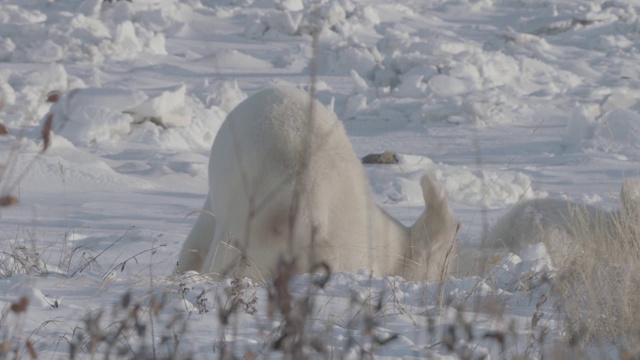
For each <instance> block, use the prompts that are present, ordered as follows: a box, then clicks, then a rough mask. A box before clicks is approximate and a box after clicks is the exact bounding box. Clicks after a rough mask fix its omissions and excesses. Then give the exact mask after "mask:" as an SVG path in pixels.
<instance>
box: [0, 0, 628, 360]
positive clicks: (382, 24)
mask: <svg viewBox="0 0 640 360" xmlns="http://www.w3.org/2000/svg"><path fill="white" fill-rule="evenodd" d="M312 4H313V6H312ZM312 9H317V10H315V12H314V11H312ZM638 12H640V5H638V4H637V3H636V2H635V1H633V0H614V1H600V0H584V1H582V0H549V1H538V0H519V1H512V0H493V1H492V0H448V1H447V0H393V1H380V0H372V1H369V0H367V1H365V0H321V1H315V2H312V1H303V0H182V1H178V0H133V1H132V2H128V1H113V2H103V1H101V0H83V1H80V0H65V1H57V0H46V1H45V0H0V101H1V102H2V106H1V108H0V122H1V123H2V124H4V125H6V126H7V128H8V129H9V131H10V133H11V135H9V136H3V137H2V138H0V163H1V164H4V167H3V171H4V172H3V173H2V178H1V182H0V190H1V191H2V194H1V195H8V194H11V195H15V196H18V197H19V198H20V203H19V205H17V206H14V207H9V208H3V209H2V212H1V214H0V215H1V217H0V224H1V226H0V264H2V265H1V266H0V308H4V311H3V314H4V315H2V317H1V318H0V323H2V327H1V328H0V342H2V341H5V340H7V339H9V340H12V344H13V345H12V346H18V345H17V344H22V343H24V341H25V339H27V338H29V339H30V342H31V343H32V344H33V347H34V349H35V350H36V351H37V352H38V354H39V355H40V356H41V357H42V358H61V357H63V356H64V354H67V353H68V352H69V350H68V348H69V343H70V342H72V340H73V339H74V336H76V335H77V333H78V332H80V330H79V329H81V328H82V329H84V331H85V332H87V331H88V330H87V329H86V327H87V326H88V325H87V323H88V322H87V321H86V319H87V316H90V314H96V313H98V312H99V311H101V309H102V310H104V309H107V310H108V309H112V308H113V307H114V306H115V305H114V304H117V303H119V302H120V301H121V297H122V296H123V295H124V294H125V293H127V292H131V294H132V295H133V298H134V299H135V301H138V302H141V303H142V304H146V305H149V304H150V303H151V304H152V303H153V301H152V299H154V298H155V297H157V296H159V295H158V294H164V295H163V296H165V301H166V303H167V306H166V308H165V309H164V310H163V312H162V314H160V315H158V316H159V319H160V320H161V319H162V316H165V317H169V316H170V315H171V314H174V313H176V312H177V313H179V314H182V315H183V316H185V317H188V320H187V321H186V324H187V329H186V331H185V332H180V331H177V330H172V331H176V332H177V333H179V334H180V336H181V339H180V347H179V349H180V351H181V352H183V353H184V354H193V355H194V356H195V358H198V359H208V358H211V357H213V356H219V355H220V352H221V350H220V349H222V348H224V347H230V346H231V347H232V348H233V349H235V352H236V354H239V355H242V354H243V353H245V352H246V351H252V352H254V353H256V354H263V355H265V356H266V355H267V354H269V351H270V350H269V346H268V344H269V341H273V336H274V334H277V333H278V326H279V322H278V319H277V318H276V319H270V318H269V317H268V316H267V314H266V307H267V305H266V304H267V291H266V290H265V287H264V286H263V285H261V284H247V285H246V288H245V289H243V295H242V296H244V297H245V299H246V302H247V303H248V305H247V306H248V307H249V308H248V309H245V310H246V311H242V312H240V314H238V315H237V316H234V320H233V321H235V323H234V324H235V326H234V327H233V328H234V329H228V328H224V327H221V326H220V321H219V318H218V316H219V315H218V314H219V313H220V311H219V308H220V307H221V306H223V303H224V298H225V296H227V295H228V292H225V291H224V289H225V288H227V287H228V286H229V285H230V284H228V283H224V282H223V283H212V282H210V281H209V280H207V279H203V278H198V277H189V278H176V277H171V275H172V271H173V269H174V266H175V262H176V259H177V252H178V251H179V249H180V247H181V243H182V241H183V240H184V239H185V237H186V235H187V234H188V232H189V230H190V228H191V226H192V224H193V222H194V221H195V216H193V215H191V216H188V215H189V214H190V213H191V212H192V211H194V210H198V209H200V207H201V206H202V203H203V202H204V197H205V194H206V192H207V161H208V152H209V149H210V146H211V143H212V142H213V139H214V137H215V135H216V132H217V130H218V128H219V126H220V124H221V123H222V121H223V120H224V118H225V116H226V114H227V113H228V112H229V111H230V110H231V109H233V107H234V106H235V105H236V104H238V103H239V102H240V101H242V100H243V99H244V98H246V96H248V95H250V94H252V93H254V92H255V91H257V90H259V89H262V88H264V87H265V86H267V85H269V84H274V83H277V84H290V85H292V86H297V87H301V88H308V86H309V81H310V78H309V63H310V59H311V57H312V55H313V53H314V52H313V49H312V46H311V45H312V41H311V36H310V35H309V34H310V32H311V25H312V23H313V21H314V19H316V18H318V19H320V24H321V31H320V37H319V44H318V56H317V61H318V77H317V84H316V89H317V90H318V92H317V96H318V98H319V99H320V100H321V101H322V102H323V103H324V104H326V105H327V106H329V107H330V108H332V109H333V110H334V111H335V112H336V113H337V114H338V116H339V117H340V118H341V119H342V120H343V121H344V123H345V127H346V129H347V133H348V135H349V137H350V139H351V141H352V143H353V146H354V149H355V151H356V152H357V154H358V155H360V156H363V155H366V154H368V153H372V152H382V151H385V150H391V151H396V152H398V153H399V154H400V155H401V163H400V164H398V165H387V166H382V165H380V166H368V167H367V171H368V173H369V175H370V180H371V185H372V188H373V191H374V194H375V198H376V200H377V201H378V203H380V204H382V205H383V207H384V208H385V209H386V210H387V211H389V212H390V213H391V214H392V215H394V216H395V217H397V218H398V219H400V220H401V221H402V222H404V223H405V224H410V223H412V222H413V221H414V220H415V219H416V218H417V216H418V215H419V214H420V213H421V211H422V209H421V206H422V205H423V204H422V195H421V191H420V187H419V178H420V176H421V175H422V174H423V173H424V172H425V171H431V172H433V173H435V175H436V178H437V179H438V180H439V182H440V183H441V184H442V186H443V187H444V188H445V189H446V191H447V193H448V196H449V199H450V201H451V204H452V206H453V208H454V212H455V214H456V216H457V217H458V218H459V219H460V221H461V223H462V228H461V230H460V234H459V237H460V239H459V240H460V243H461V247H462V248H463V249H465V248H466V249H473V247H474V246H476V245H477V244H478V243H479V242H480V239H481V234H482V231H483V224H484V223H486V224H487V225H489V226H490V225H491V224H492V223H493V222H495V220H496V219H497V218H498V217H499V216H500V215H502V214H503V213H504V212H505V211H507V210H508V209H509V208H510V207H511V206H512V205H513V204H515V203H516V202H518V201H519V200H520V199H524V198H532V197H544V196H553V197H565V198H567V199H571V200H573V201H576V202H585V203H588V204H593V205H597V206H603V207H605V208H607V209H611V208H616V207H617V206H619V199H618V193H619V190H620V185H621V183H622V181H623V179H625V178H629V177H636V176H640V112H639V111H640V103H639V101H638V100H639V99H640V65H638V64H640V20H639V19H638ZM58 95H59V99H58V101H57V102H55V103H54V104H52V103H51V102H48V101H47V100H48V99H49V100H50V99H51V98H52V97H56V96H58ZM50 111H51V114H53V116H54V126H53V128H54V135H53V136H52V145H51V148H50V149H49V150H48V151H47V152H46V153H44V154H39V152H40V149H41V147H42V144H41V140H40V128H41V125H42V122H43V119H44V118H45V116H46V115H47V113H49V112H50ZM17 139H21V140H20V141H19V146H18V147H17V150H16V145H15V144H16V140H17ZM484 210H486V212H484ZM541 252H542V253H544V250H543V249H542V250H541V249H539V248H533V249H530V251H527V252H526V253H524V254H520V255H521V256H522V259H519V258H515V259H513V260H511V262H508V263H507V264H504V266H503V268H502V272H503V274H502V273H500V274H502V275H504V276H502V277H500V276H498V275H500V274H498V275H495V274H494V276H492V277H489V278H486V279H482V278H477V277H466V278H460V279H455V278H450V279H449V281H448V282H447V285H446V288H445V294H446V298H447V302H448V303H450V304H451V305H453V306H451V307H447V308H445V309H443V310H438V309H436V304H437V301H436V293H437V284H434V283H411V282H405V281H403V280H402V279H400V278H375V277H374V278H373V279H369V277H368V276H367V275H366V274H365V273H359V274H348V273H340V274H335V275H334V276H333V277H332V279H331V281H330V283H329V284H328V285H327V286H326V287H325V288H324V289H322V290H319V289H315V290H313V295H314V297H313V298H314V301H315V305H316V307H315V308H316V313H314V316H313V317H312V319H311V320H310V321H309V324H308V327H309V328H310V329H311V330H313V331H316V332H317V333H318V334H323V338H322V339H323V341H324V342H325V345H326V346H327V348H328V349H330V352H331V353H332V354H334V355H335V356H339V355H340V354H346V356H352V357H358V356H359V355H360V352H361V349H370V350H371V349H372V352H373V354H374V355H375V356H376V357H379V358H384V357H389V358H392V357H403V358H409V357H412V356H413V357H416V358H424V357H425V356H432V357H433V358H447V357H453V356H454V355H452V352H451V349H450V348H448V347H447V346H445V343H446V341H445V340H443V339H445V338H446V335H447V334H448V331H449V329H451V328H452V325H451V324H462V323H470V324H473V331H472V332H473V333H474V334H475V336H473V337H471V338H464V339H462V336H456V337H455V341H454V345H452V346H453V347H454V348H455V349H456V350H455V351H458V352H461V351H466V352H468V353H469V354H471V355H472V356H473V357H474V358H476V357H480V356H483V355H485V354H488V355H489V356H491V357H492V358H500V357H512V356H515V355H517V354H519V355H523V356H525V357H533V358H535V357H539V356H540V354H541V351H546V350H545V349H550V348H552V347H553V344H554V341H555V340H554V336H556V337H560V336H561V334H560V330H559V329H560V327H559V326H558V325H557V321H558V318H559V315H558V314H557V311H556V310H555V309H554V308H553V307H552V305H551V302H548V303H544V304H543V302H542V301H541V300H540V299H541V298H542V297H543V296H545V295H546V294H547V293H546V291H547V289H546V288H545V286H543V285H540V286H536V285H539V284H522V283H520V282H518V281H517V279H518V278H519V277H520V276H521V275H522V274H526V273H529V272H531V271H535V270H538V269H539V268H540V266H541V265H540V264H536V263H534V262H532V261H528V260H531V259H533V258H535V257H536V256H537V255H540V253H541ZM520 260H522V263H519V264H518V262H519V261H520ZM21 261H22V262H24V263H28V264H31V265H29V266H28V267H26V268H25V267H24V266H20V265H21V264H20V262H21ZM544 266H548V264H545V265H544ZM308 283H309V282H308V281H307V277H306V276H300V277H297V278H296V279H294V285H293V289H299V292H300V293H305V292H306V291H307V290H306V289H307V288H308ZM525 285H526V286H525ZM531 287H534V289H533V290H528V291H525V290H527V289H530V288H531ZM202 291H204V294H205V295H204V296H200V297H198V296H199V295H200V294H201V293H202ZM253 294H255V296H256V300H255V302H254V303H253V304H252V303H251V301H252V300H251V299H252V296H253ZM20 296H28V297H29V298H30V299H31V302H30V305H29V311H28V312H27V313H26V314H24V315H19V314H16V313H12V312H10V311H8V309H9V308H10V307H11V304H12V303H15V301H17V299H18V298H19V297H20ZM486 297H495V298H496V299H499V300H500V301H498V300H496V301H493V303H498V304H501V306H503V309H501V311H500V314H502V315H504V316H501V317H499V318H497V317H495V316H492V311H493V310H492V309H484V308H482V309H478V308H475V309H473V311H466V309H468V308H471V307H472V306H471V305H469V304H472V303H475V302H474V299H481V298H486ZM150 299H151V300H150ZM216 299H221V300H218V301H216ZM379 299H382V300H379ZM379 301H380V302H381V304H382V305H381V306H382V307H381V309H378V311H377V312H374V313H373V314H372V315H371V316H369V317H366V316H365V317H363V313H366V312H367V311H370V310H371V309H370V308H369V307H367V306H366V304H368V303H377V302H379ZM537 304H540V305H539V306H536V305H537ZM252 306H253V307H255V310H257V311H256V312H254V311H253V310H251V307H252ZM203 307H204V308H206V310H209V311H208V312H204V311H198V310H203V309H204V308H203ZM363 309H365V310H366V311H365V310H363ZM494 310H495V309H494ZM111 312H112V313H115V312H116V311H115V310H113V311H111ZM112 315H113V316H116V315H117V314H112ZM104 317H105V319H103V320H104V321H105V324H104V325H103V326H104V327H107V325H108V324H109V320H108V319H106V318H107V315H105V316H104ZM536 317H538V319H537V320H536V321H535V324H533V323H532V318H536ZM366 318H373V319H375V327H374V332H375V334H376V336H378V337H380V338H387V337H389V336H392V335H397V336H398V337H397V338H396V339H395V340H393V341H390V342H389V343H387V344H384V346H380V345H377V346H376V345H375V341H372V340H371V339H372V335H371V334H367V333H366V331H364V330H363V327H366V326H365V325H363V324H364V323H365V321H364V319H366ZM160 320H158V321H160ZM169 322H170V321H169V320H167V319H165V320H164V321H161V322H160V324H162V325H157V326H158V329H157V330H156V334H155V337H156V338H158V344H159V343H160V340H159V339H160V335H161V334H160V333H162V331H164V330H161V327H162V326H165V324H167V323H169ZM507 328H508V329H510V333H509V334H510V335H509V336H510V338H509V341H507V342H506V343H507V344H508V345H509V346H507V347H506V348H505V349H503V348H502V347H501V345H500V343H499V342H498V341H495V340H493V338H492V337H491V336H486V335H487V334H492V331H493V332H495V331H502V330H503V329H507ZM311 330H310V331H311ZM542 332H549V333H550V334H551V335H550V336H548V337H546V338H545V340H544V341H542V340H540V341H538V340H537V339H539V338H540V334H541V333H542ZM145 336H152V335H148V334H147V335H145ZM135 341H136V340H135V339H134V338H133V337H132V340H131V342H132V344H135ZM539 343H540V344H542V345H540V344H539ZM530 344H535V345H530ZM131 346H132V347H134V345H131ZM461 349H462V350H461ZM21 351H23V352H22V353H21V354H22V356H26V355H25V353H24V351H25V350H21ZM82 351H84V353H85V354H86V352H87V348H83V350H82ZM272 355H274V356H276V355H277V353H275V354H272ZM86 356H88V355H86ZM612 356H613V355H612Z"/></svg>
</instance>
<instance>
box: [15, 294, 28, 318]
mask: <svg viewBox="0 0 640 360" xmlns="http://www.w3.org/2000/svg"><path fill="white" fill-rule="evenodd" d="M28 306H29V298H27V297H26V296H23V297H21V298H20V299H19V300H18V302H17V303H12V304H11V311H13V312H14V313H17V314H20V313H23V312H25V311H27V307H28Z"/></svg>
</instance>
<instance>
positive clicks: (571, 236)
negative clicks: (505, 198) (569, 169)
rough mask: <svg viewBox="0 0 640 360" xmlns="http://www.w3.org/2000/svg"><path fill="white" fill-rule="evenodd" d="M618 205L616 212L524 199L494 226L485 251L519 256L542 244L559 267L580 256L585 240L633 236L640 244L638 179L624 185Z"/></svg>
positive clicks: (578, 205)
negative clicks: (526, 248) (524, 249)
mask: <svg viewBox="0 0 640 360" xmlns="http://www.w3.org/2000/svg"><path fill="white" fill-rule="evenodd" d="M620 204H621V207H620V209H619V210H614V211H606V210H603V209H601V208H599V207H595V206H590V205H582V204H576V203H572V202H570V201H567V200H564V199H554V198H542V199H531V200H525V201H523V202H520V203H519V204H517V205H515V206H514V207H513V208H512V209H511V210H510V211H509V212H508V213H507V214H506V215H504V216H503V217H501V218H500V219H499V220H498V222H497V223H496V224H495V225H494V226H493V228H492V229H491V231H490V232H489V234H488V236H487V237H486V240H485V244H486V245H488V249H486V250H487V251H489V252H492V253H494V254H496V253H500V252H501V251H502V252H506V251H509V252H513V253H516V254H518V253H520V251H521V250H522V249H523V247H524V246H526V245H528V244H534V243H540V242H542V243H544V244H545V246H546V247H547V250H548V252H549V254H550V255H551V258H552V260H553V261H554V263H556V264H562V263H563V262H564V261H566V260H568V259H570V257H572V256H574V255H575V254H578V253H580V248H581V247H582V246H585V241H587V240H594V239H595V240H597V241H609V240H613V238H615V237H616V236H632V237H636V238H637V239H638V241H640V179H627V180H625V181H624V182H623V184H622V188H621V191H620Z"/></svg>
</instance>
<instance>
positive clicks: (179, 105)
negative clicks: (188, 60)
mask: <svg viewBox="0 0 640 360" xmlns="http://www.w3.org/2000/svg"><path fill="white" fill-rule="evenodd" d="M186 92H187V88H186V86H185V85H184V84H182V85H175V86H169V87H163V88H156V89H147V90H145V94H146V96H148V98H147V99H146V100H145V101H143V102H142V103H140V104H138V105H136V106H135V107H133V108H130V109H129V110H128V111H127V112H128V113H131V114H132V115H133V117H134V118H135V120H136V122H142V121H145V120H150V121H152V122H154V123H157V124H159V125H160V126H162V127H173V126H186V125H189V124H190V123H191V118H192V111H191V109H190V108H188V107H187V106H186V104H185V97H186Z"/></svg>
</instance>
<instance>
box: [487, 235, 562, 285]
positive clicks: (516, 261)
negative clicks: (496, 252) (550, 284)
mask: <svg viewBox="0 0 640 360" xmlns="http://www.w3.org/2000/svg"><path fill="white" fill-rule="evenodd" d="M554 269H555V268H554V266H553V263H552V261H551V257H550V256H549V253H548V252H547V248H546V247H545V245H544V244H543V243H537V244H528V245H526V246H524V247H523V248H522V251H521V253H520V256H518V255H515V254H512V253H509V254H507V255H505V256H504V257H503V258H502V260H500V262H499V263H498V265H496V266H494V267H493V268H492V269H491V270H490V271H489V274H490V275H489V279H490V280H491V282H493V283H494V284H496V286H497V287H498V288H499V289H503V290H507V291H510V292H514V291H521V290H530V289H533V288H536V287H538V286H540V285H542V284H543V283H544V282H545V281H546V280H547V279H548V278H549V277H550V276H552V275H553V273H554Z"/></svg>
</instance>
